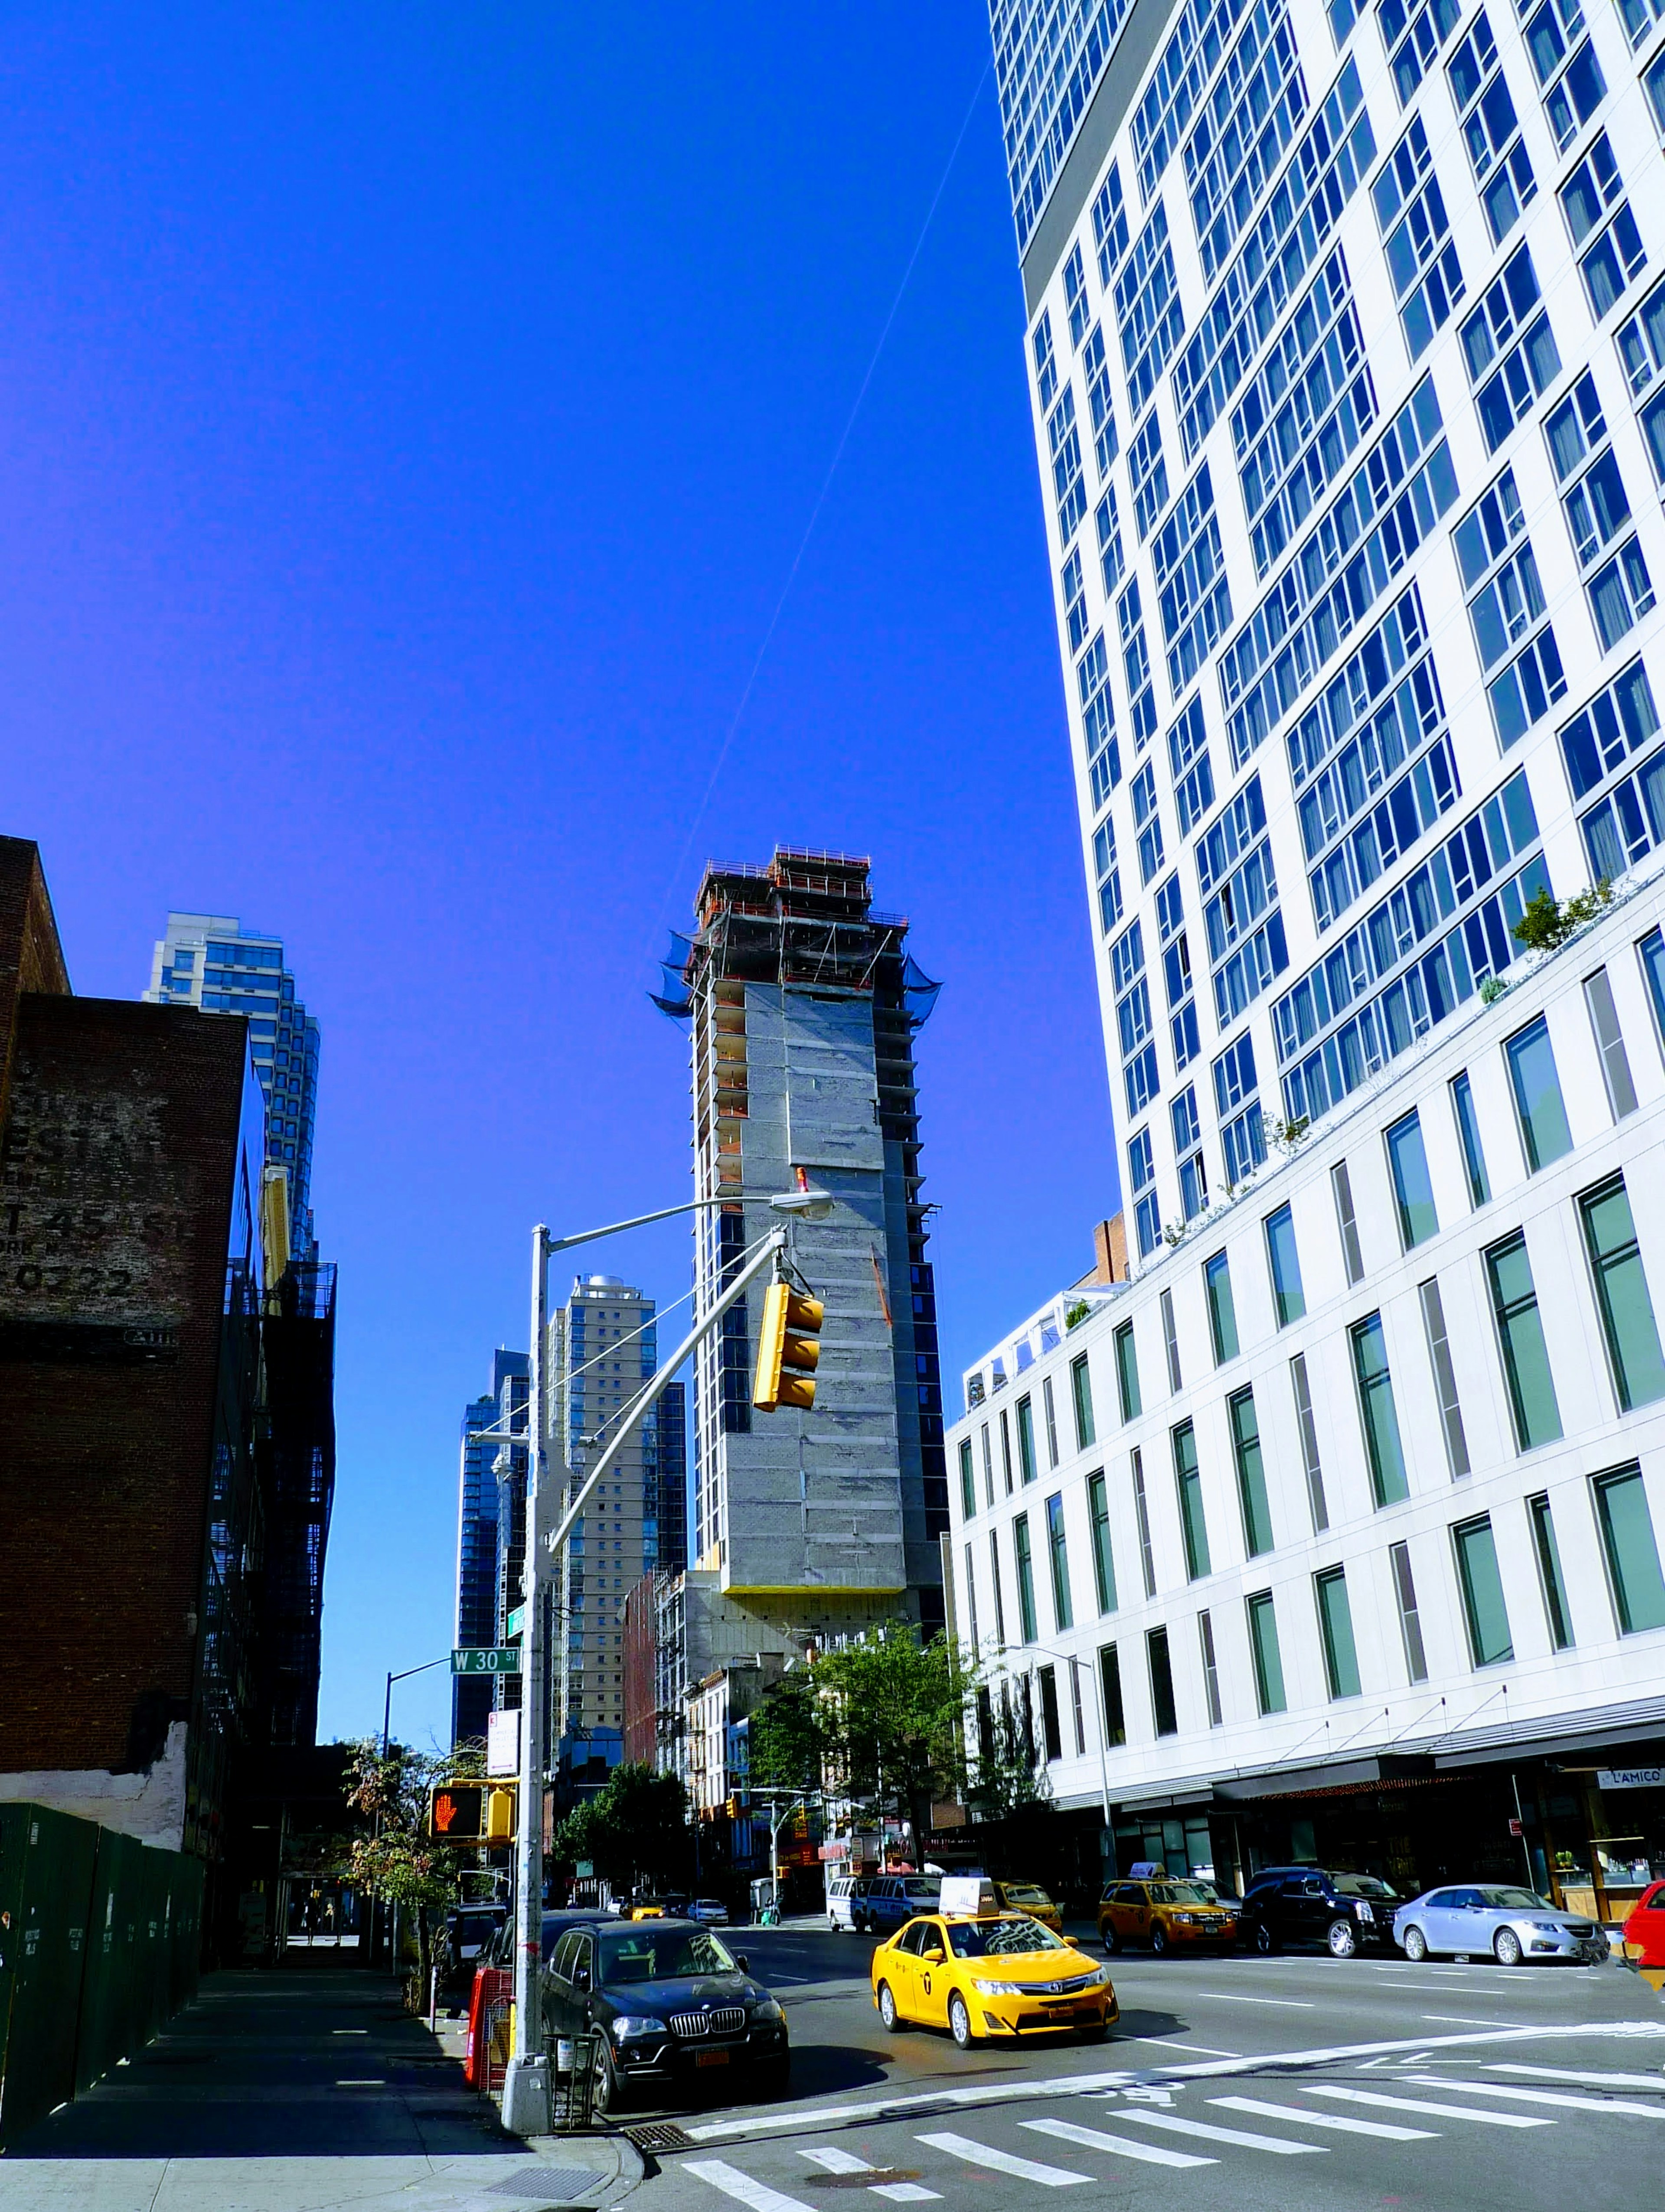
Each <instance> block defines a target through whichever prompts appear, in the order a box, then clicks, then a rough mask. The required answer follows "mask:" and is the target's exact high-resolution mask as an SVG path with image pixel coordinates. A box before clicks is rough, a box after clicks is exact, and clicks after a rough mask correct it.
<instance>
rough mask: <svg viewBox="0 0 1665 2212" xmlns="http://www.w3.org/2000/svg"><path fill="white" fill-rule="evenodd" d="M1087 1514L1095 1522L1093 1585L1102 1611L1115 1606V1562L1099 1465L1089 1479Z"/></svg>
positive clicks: (1107, 1504)
mask: <svg viewBox="0 0 1665 2212" xmlns="http://www.w3.org/2000/svg"><path fill="white" fill-rule="evenodd" d="M1087 1514H1088V1518H1089V1520H1090V1521H1091V1522H1092V1524H1093V1588H1094V1590H1095V1595H1097V1598H1098V1601H1099V1611H1100V1612H1101V1613H1113V1612H1114V1611H1115V1609H1116V1562H1115V1559H1114V1558H1113V1555H1112V1553H1111V1550H1110V1499H1109V1496H1108V1493H1107V1490H1106V1488H1105V1481H1104V1470H1103V1468H1099V1469H1098V1470H1097V1471H1096V1472H1095V1474H1089V1476H1088V1478H1087Z"/></svg>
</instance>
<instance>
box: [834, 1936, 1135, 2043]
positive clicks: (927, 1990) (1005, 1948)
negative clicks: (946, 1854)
mask: <svg viewBox="0 0 1665 2212" xmlns="http://www.w3.org/2000/svg"><path fill="white" fill-rule="evenodd" d="M872 1975H873V2002H874V2003H875V2005H876V2006H877V2008H878V2012H879V2017H880V2019H881V2021H883V2022H884V2024H885V2027H887V2029H888V2030H889V2032H890V2033H892V2034H894V2033H895V2032H896V2030H897V2029H898V2028H899V2027H903V2026H904V2025H906V2023H907V2022H908V2021H917V2022H918V2024H919V2026H921V2027H946V2028H947V2029H948V2033H949V2034H950V2035H951V2036H953V2038H954V2041H955V2042H956V2043H957V2044H958V2045H960V2048H961V2050H962V2051H965V2050H967V2049H968V2048H969V2047H970V2045H972V2044H973V2043H979V2042H982V2041H984V2040H985V2039H987V2038H988V2037H990V2036H994V2035H1012V2036H1020V2037H1021V2036H1028V2035H1035V2034H1050V2035H1062V2034H1070V2033H1073V2034H1076V2035H1081V2036H1083V2037H1086V2038H1087V2039H1089V2040H1092V2041H1095V2042H1096V2041H1098V2040H1100V2039H1101V2038H1102V2037H1103V2036H1104V2034H1105V2033H1107V2030H1108V2028H1109V2027H1110V2025H1111V2023H1112V2021H1114V2020H1116V2019H1117V2018H1118V2017H1119V2013H1118V2009H1117V2005H1116V1992H1115V1990H1114V1987H1113V1984H1112V1983H1111V1980H1110V1970H1109V1968H1108V1967H1107V1966H1100V1965H1098V1964H1096V1963H1095V1961H1094V1960H1091V1959H1089V1958H1088V1957H1087V1955H1086V1954H1085V1953H1084V1952H1082V1951H1077V1950H1076V1948H1074V1946H1073V1945H1071V1944H1069V1943H1066V1942H1063V1941H1062V1940H1061V1939H1060V1938H1059V1937H1058V1936H1054V1935H1053V1933H1052V1929H1050V1928H1043V1927H1042V1926H1041V1924H1040V1922H1039V1921H1038V1920H1036V1919H1034V1918H1032V1917H1030V1915H1029V1914H1028V1913H1027V1912H997V1913H976V1914H970V1913H957V1912H949V1913H940V1914H939V1913H920V1914H918V1915H917V1916H916V1917H914V1918H913V1919H912V1920H910V1921H909V1922H908V1923H906V1926H905V1927H902V1928H899V1929H897V1931H896V1933H895V1934H894V1935H893V1936H891V1937H890V1938H889V1940H888V1941H887V1942H883V1943H881V1944H880V1945H879V1946H878V1947H877V1948H876V1949H875V1951H874V1954H873V1967H872Z"/></svg>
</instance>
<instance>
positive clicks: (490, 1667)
mask: <svg viewBox="0 0 1665 2212" xmlns="http://www.w3.org/2000/svg"><path fill="white" fill-rule="evenodd" d="M520 1671H521V1647H520V1645H519V1644H497V1645H496V1646H495V1647H491V1648H489V1649H487V1650H483V1651H463V1650H458V1651H453V1653H452V1654H451V1672H452V1673H453V1674H519V1673H520Z"/></svg>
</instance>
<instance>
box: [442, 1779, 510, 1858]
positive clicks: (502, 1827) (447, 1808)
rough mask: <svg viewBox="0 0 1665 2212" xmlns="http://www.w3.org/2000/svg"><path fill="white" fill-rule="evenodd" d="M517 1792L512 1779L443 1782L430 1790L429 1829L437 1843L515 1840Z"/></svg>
mask: <svg viewBox="0 0 1665 2212" xmlns="http://www.w3.org/2000/svg"><path fill="white" fill-rule="evenodd" d="M518 1799H519V1792H518V1790H517V1789H516V1786H515V1784H514V1783H512V1782H508V1783H503V1782H491V1783H486V1782H442V1783H439V1784H436V1786H435V1788H434V1789H433V1790H430V1793H429V1797H428V1830H429V1833H430V1835H431V1836H432V1837H433V1838H434V1841H435V1842H436V1843H439V1844H509V1843H513V1841H514V1840H515V1827H516V1826H517V1823H516V1820H515V1808H516V1805H517V1803H518Z"/></svg>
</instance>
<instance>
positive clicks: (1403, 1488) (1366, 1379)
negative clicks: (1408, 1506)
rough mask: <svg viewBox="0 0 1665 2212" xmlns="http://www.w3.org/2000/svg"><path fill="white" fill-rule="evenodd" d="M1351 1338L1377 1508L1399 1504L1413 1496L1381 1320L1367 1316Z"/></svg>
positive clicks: (1360, 1410)
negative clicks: (1407, 1475) (1406, 1472)
mask: <svg viewBox="0 0 1665 2212" xmlns="http://www.w3.org/2000/svg"><path fill="white" fill-rule="evenodd" d="M1349 1334H1350V1336H1351V1340H1352V1347H1353V1377H1354V1380H1355V1382H1356V1383H1357V1387H1358V1413H1359V1419H1360V1420H1361V1422H1362V1423H1363V1429H1364V1449H1365V1451H1366V1453H1367V1454H1368V1455H1369V1462H1370V1485H1371V1487H1372V1489H1373V1490H1374V1491H1375V1501H1376V1504H1378V1505H1379V1506H1381V1505H1394V1504H1398V1502H1399V1500H1400V1498H1406V1497H1408V1496H1409V1495H1410V1489H1409V1486H1408V1484H1407V1483H1406V1479H1405V1454H1404V1452H1403V1450H1402V1449H1400V1440H1399V1415H1398V1414H1397V1413H1396V1412H1395V1411H1394V1381H1393V1376H1391V1375H1390V1374H1389V1372H1388V1343H1387V1339H1386V1338H1385V1337H1384V1336H1383V1334H1382V1330H1381V1315H1380V1314H1379V1313H1373V1314H1368V1315H1366V1316H1365V1318H1364V1319H1363V1321H1361V1322H1354V1324H1353V1326H1352V1328H1351V1330H1350V1331H1349Z"/></svg>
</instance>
